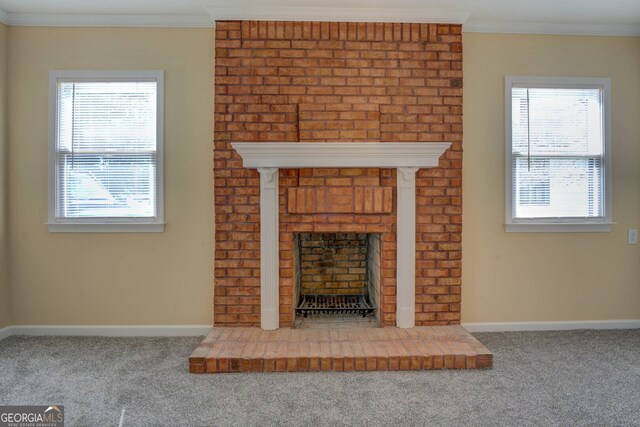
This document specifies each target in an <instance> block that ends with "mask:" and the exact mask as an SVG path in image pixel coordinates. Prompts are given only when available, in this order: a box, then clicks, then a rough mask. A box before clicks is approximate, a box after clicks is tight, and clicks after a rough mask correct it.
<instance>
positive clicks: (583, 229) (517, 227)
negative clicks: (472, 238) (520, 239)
mask: <svg viewBox="0 0 640 427" xmlns="http://www.w3.org/2000/svg"><path fill="white" fill-rule="evenodd" d="M613 224H614V223H613V222H598V223H588V222H566V223H510V224H505V225H504V229H505V231H506V232H507V233H608V232H610V231H611V228H612V227H613Z"/></svg>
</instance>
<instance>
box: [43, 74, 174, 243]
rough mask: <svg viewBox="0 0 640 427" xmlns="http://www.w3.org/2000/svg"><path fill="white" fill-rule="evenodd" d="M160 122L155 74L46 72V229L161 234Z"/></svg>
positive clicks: (159, 76) (159, 93)
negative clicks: (47, 86)
mask: <svg viewBox="0 0 640 427" xmlns="http://www.w3.org/2000/svg"><path fill="white" fill-rule="evenodd" d="M162 123H163V72H162V71H51V72H50V74H49V230H50V231H86V232H93V231H106V232H123V231H163V229H164V224H163V221H164V218H163V181H162V164H163V161H162V146H163V124H162Z"/></svg>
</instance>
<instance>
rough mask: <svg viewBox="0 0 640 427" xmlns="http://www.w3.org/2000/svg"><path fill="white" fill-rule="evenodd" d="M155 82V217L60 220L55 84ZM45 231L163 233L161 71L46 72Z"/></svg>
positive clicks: (56, 93) (162, 86)
mask: <svg viewBox="0 0 640 427" xmlns="http://www.w3.org/2000/svg"><path fill="white" fill-rule="evenodd" d="M60 81H72V82H74V81H76V82H112V81H113V82H137V81H155V82H156V84H157V92H156V103H157V104H156V215H155V217H152V218H151V217H145V218H135V217H100V218H61V217H57V216H56V203H57V200H56V190H57V187H56V185H57V182H56V166H57V165H56V161H57V155H56V154H57V152H56V142H57V133H58V130H57V123H58V82H60ZM48 133H49V142H48V144H49V159H48V167H49V170H48V181H49V182H48V222H47V225H48V228H49V231H50V232H81V233H82V232H84V233H96V232H97V233H103V232H104V233H123V232H163V231H164V225H165V223H164V71H163V70H128V71H127V70H51V71H49V129H48Z"/></svg>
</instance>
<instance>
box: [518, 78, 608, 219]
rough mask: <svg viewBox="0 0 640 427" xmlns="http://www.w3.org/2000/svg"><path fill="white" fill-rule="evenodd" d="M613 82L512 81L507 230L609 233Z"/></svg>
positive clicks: (548, 79) (596, 80)
mask: <svg viewBox="0 0 640 427" xmlns="http://www.w3.org/2000/svg"><path fill="white" fill-rule="evenodd" d="M609 105H610V81H609V79H597V78H593V79H592V78H563V77H507V78H506V80H505V113H506V130H505V133H506V155H505V160H506V170H505V175H506V179H505V186H506V198H505V200H506V230H507V231H610V230H611V225H612V222H611V221H612V216H611V160H610V159H611V150H610V146H611V143H610V126H609V123H610V113H609Z"/></svg>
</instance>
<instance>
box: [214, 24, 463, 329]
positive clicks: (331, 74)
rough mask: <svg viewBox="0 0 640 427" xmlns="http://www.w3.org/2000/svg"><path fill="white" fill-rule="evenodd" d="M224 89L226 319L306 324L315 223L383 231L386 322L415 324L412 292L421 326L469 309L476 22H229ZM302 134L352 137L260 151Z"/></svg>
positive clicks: (219, 125) (218, 120) (221, 314)
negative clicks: (468, 111)
mask: <svg viewBox="0 0 640 427" xmlns="http://www.w3.org/2000/svg"><path fill="white" fill-rule="evenodd" d="M215 92H216V93H215V109H216V112H215V155H214V162H215V170H214V174H215V203H216V207H215V208H216V235H215V239H216V253H215V283H214V295H215V296H214V324H215V325H216V326H261V325H262V326H263V327H264V326H265V320H264V319H265V307H273V310H274V311H273V313H275V314H274V316H275V317H276V318H275V319H272V320H273V321H274V323H273V324H275V325H276V326H275V327H290V326H292V324H293V320H294V312H295V310H294V308H295V306H296V304H297V299H298V293H297V292H298V291H297V290H296V289H298V288H297V287H296V286H295V285H296V283H295V275H296V266H295V259H296V257H294V252H295V250H294V243H295V241H296V239H299V236H300V235H301V234H303V233H356V234H363V235H376V236H379V239H380V241H379V244H380V247H379V252H380V259H379V279H380V280H379V300H378V301H377V302H376V304H377V308H378V310H379V311H378V316H379V322H380V325H381V326H395V325H397V324H398V325H399V324H400V323H402V322H405V324H409V323H406V322H407V320H403V319H399V318H398V316H401V317H402V316H405V315H403V314H402V311H401V310H400V307H399V305H398V301H399V300H400V299H401V296H402V295H404V294H402V292H405V293H410V296H411V297H412V299H411V300H408V301H411V305H412V307H411V310H410V311H411V313H410V315H411V316H413V318H412V319H410V320H411V322H414V324H415V325H418V326H420V325H451V324H458V323H459V322H460V286H461V282H460V277H461V227H462V187H461V183H462V37H461V26H459V25H442V24H383V23H357V24H356V23H310V22H218V23H217V28H216V75H215ZM445 142H446V143H451V144H450V146H449V145H448V144H446V145H443V143H445ZM243 143H244V144H245V145H244V146H243ZM345 143H349V144H345ZM374 143H378V145H379V146H381V147H385V150H387V149H388V150H390V151H388V152H384V153H383V154H380V153H378V155H379V156H380V157H381V158H382V160H380V159H377V160H375V161H374V160H371V159H372V158H373V157H374V155H373V154H372V152H371V151H367V150H364V151H363V153H364V154H358V153H355V154H349V153H348V151H349V149H350V147H355V149H356V150H360V149H361V148H362V147H367V144H369V145H371V144H374ZM259 144H262V145H259ZM270 144H271V145H270ZM292 144H295V146H304V147H311V148H313V149H316V147H320V148H318V149H319V150H321V149H322V147H321V146H329V147H330V148H331V149H333V148H335V147H338V146H339V147H340V148H341V150H342V151H337V152H334V154H333V157H332V156H331V155H329V156H327V158H328V159H329V160H326V161H325V160H322V159H323V157H322V155H323V154H322V150H321V151H318V152H316V151H310V152H301V153H298V154H296V156H297V157H296V159H297V163H296V162H294V163H286V161H281V162H280V163H277V164H267V163H261V161H262V160H263V159H265V158H270V157H273V158H278V159H281V160H282V159H285V158H287V155H288V154H289V153H291V152H292V150H294V148H292V147H294V145H292ZM336 144H337V145H336ZM378 145H376V146H375V147H374V148H373V149H374V150H375V149H377V147H378ZM256 146H257V147H258V148H260V147H262V148H263V152H262V153H258V154H256V153H255V152H251V153H248V154H247V150H249V151H251V150H254V151H255V150H257V149H258V148H256ZM416 147H417V148H416ZM447 147H448V148H447ZM394 148H395V149H394ZM435 148H437V150H432V151H433V152H431V151H429V154H424V153H425V151H420V150H421V149H422V150H424V149H426V150H431V149H435ZM403 149H406V150H409V151H408V153H409V154H408V155H407V156H406V158H405V159H409V158H412V157H416V158H417V160H416V161H417V162H418V163H415V164H413V163H411V162H410V161H408V160H402V161H399V163H395V164H394V163H393V162H391V161H390V159H391V158H393V155H389V153H391V154H394V153H396V152H399V151H402V150H403ZM264 150H266V151H264ZM274 150H275V151H274ZM345 150H346V151H345ZM416 150H417V151H416ZM445 150H446V151H445ZM243 152H244V153H243ZM442 152H444V154H442ZM274 153H275V155H274ZM341 153H347V154H341ZM350 156H351V157H350ZM367 156H369V157H367ZM364 157H366V158H367V159H369V160H367V161H361V159H362V158H364ZM349 158H351V159H355V160H351V161H350V162H349V163H341V160H344V159H349ZM425 158H428V161H427V162H426V163H420V159H425ZM323 161H325V163H324V164H323ZM345 161H346V160H345ZM409 163H411V164H409ZM405 182H406V185H405V184H403V183H405ZM399 183H400V186H399ZM405 187H406V188H407V189H408V190H406V189H405ZM270 191H271V192H272V193H269V192H270ZM407 191H409V192H407ZM270 194H271V196H270ZM403 195H404V196H403ZM269 197H271V198H270V199H268V198H269ZM403 197H404V199H403ZM265 198H267V199H268V200H267V199H265ZM269 203H271V205H269ZM269 206H270V207H269ZM265 210H270V211H271V212H272V213H273V215H271V216H269V217H268V218H265ZM407 212H409V214H411V212H413V214H412V215H413V216H410V217H407ZM274 218H275V222H273V221H274ZM403 218H404V219H403ZM265 221H267V222H265ZM268 221H272V223H269V222H268ZM403 221H404V222H403ZM403 224H409V225H410V226H409V228H408V229H406V227H405V226H404V225H403ZM403 230H404V231H403ZM265 233H266V234H265ZM269 233H270V234H269ZM407 233H408V234H407ZM265 236H267V237H269V238H268V239H267V238H266V237H265ZM407 236H409V237H407ZM412 237H413V238H412ZM403 238H404V239H405V240H404V241H403V240H402V239H403ZM267 240H269V241H270V242H271V245H272V246H269V247H270V248H275V250H274V251H272V252H270V251H269V250H268V249H265V246H264V245H265V244H266V242H267ZM273 245H275V246H273ZM407 248H409V249H410V251H409V252H410V254H404V255H403V251H405V252H406V251H407ZM399 257H402V260H400V259H399ZM407 260H409V261H410V262H409V261H407ZM407 262H409V265H406V264H407ZM407 272H409V273H407ZM403 274H405V275H406V274H409V275H410V277H406V278H405V277H399V276H401V275H403ZM265 277H267V280H266V282H265ZM270 280H271V282H269V281H270ZM268 283H272V285H273V283H275V284H276V285H275V286H271V287H266V286H267V285H266V284H268ZM407 284H408V285H407ZM407 286H409V289H406V288H407ZM265 289H269V292H273V294H269V295H267V294H266V292H265ZM271 297H273V298H275V299H274V301H272V302H271V303H269V301H268V299H269V298H271ZM265 300H267V302H265ZM269 304H271V305H269ZM273 313H272V314H273ZM267 317H268V316H267ZM273 324H272V325H273ZM409 325H410V324H409ZM400 326H401V325H400ZM410 326H411V325H410ZM270 328H273V326H272V327H270Z"/></svg>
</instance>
